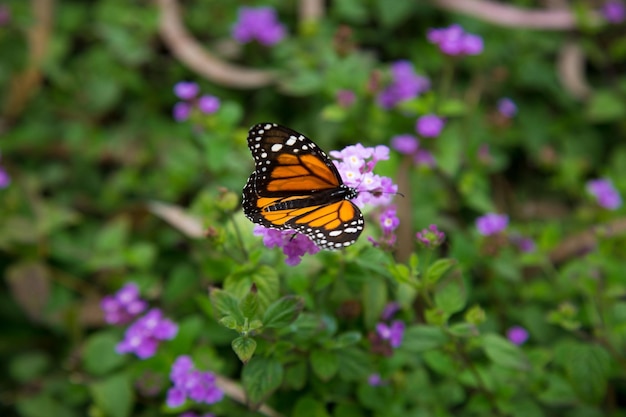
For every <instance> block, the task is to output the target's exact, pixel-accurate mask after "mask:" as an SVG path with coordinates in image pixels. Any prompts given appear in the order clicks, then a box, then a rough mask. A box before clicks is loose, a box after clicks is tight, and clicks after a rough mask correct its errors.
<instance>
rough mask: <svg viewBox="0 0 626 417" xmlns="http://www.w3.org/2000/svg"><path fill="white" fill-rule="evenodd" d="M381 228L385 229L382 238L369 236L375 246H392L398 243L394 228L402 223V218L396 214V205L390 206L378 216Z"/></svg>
mask: <svg viewBox="0 0 626 417" xmlns="http://www.w3.org/2000/svg"><path fill="white" fill-rule="evenodd" d="M378 221H379V223H380V228H381V229H382V231H383V236H382V237H381V239H380V240H375V239H374V238H372V237H368V240H369V241H370V242H372V244H373V245H374V246H383V247H391V246H393V244H394V243H396V235H395V233H394V230H396V229H397V228H398V226H399V225H400V219H398V216H396V208H395V206H389V207H387V208H386V209H385V210H383V211H382V213H380V216H378Z"/></svg>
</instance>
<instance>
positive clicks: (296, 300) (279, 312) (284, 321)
mask: <svg viewBox="0 0 626 417" xmlns="http://www.w3.org/2000/svg"><path fill="white" fill-rule="evenodd" d="M303 308H304V300H303V299H302V298H301V297H296V296H294V295H287V296H285V297H283V298H281V299H279V300H276V301H275V302H274V303H272V304H271V305H270V306H269V307H268V308H267V310H266V311H265V314H264V315H263V319H262V321H263V326H264V327H267V328H277V329H278V328H282V327H285V326H288V325H289V324H291V323H292V322H293V321H294V320H295V319H297V318H298V315H299V314H300V312H301V311H302V309H303Z"/></svg>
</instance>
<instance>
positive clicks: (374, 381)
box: [367, 374, 383, 387]
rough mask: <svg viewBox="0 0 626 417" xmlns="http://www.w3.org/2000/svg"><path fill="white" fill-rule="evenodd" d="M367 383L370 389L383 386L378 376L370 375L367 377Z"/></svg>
mask: <svg viewBox="0 0 626 417" xmlns="http://www.w3.org/2000/svg"><path fill="white" fill-rule="evenodd" d="M367 383H368V384H369V385H370V386H372V387H378V386H380V385H382V384H383V379H382V378H381V376H380V374H371V375H370V376H368V377H367Z"/></svg>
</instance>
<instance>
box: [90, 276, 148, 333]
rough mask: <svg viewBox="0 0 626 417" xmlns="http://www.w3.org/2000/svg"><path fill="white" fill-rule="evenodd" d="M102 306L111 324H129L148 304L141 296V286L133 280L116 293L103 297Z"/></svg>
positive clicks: (107, 320)
mask: <svg viewBox="0 0 626 417" xmlns="http://www.w3.org/2000/svg"><path fill="white" fill-rule="evenodd" d="M100 307H101V308H102V310H103V311H104V320H105V321H106V322H107V323H109V324H115V325H123V324H128V323H130V322H131V321H133V320H134V319H135V317H137V316H138V315H139V314H141V313H143V312H144V310H145V309H146V308H147V307H148V304H147V303H146V302H145V301H144V300H142V299H141V298H139V287H138V286H137V284H135V283H133V282H129V283H128V284H126V285H124V286H123V287H122V288H121V289H120V290H119V291H118V292H117V293H115V294H114V295H107V296H105V297H103V298H102V301H101V302H100Z"/></svg>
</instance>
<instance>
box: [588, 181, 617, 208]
mask: <svg viewBox="0 0 626 417" xmlns="http://www.w3.org/2000/svg"><path fill="white" fill-rule="evenodd" d="M587 192H588V193H589V194H591V195H592V196H594V197H595V198H596V200H597V201H598V204H599V205H600V206H602V207H604V208H605V209H609V210H616V209H618V208H619V207H621V205H622V197H621V196H620V194H619V192H618V191H617V190H616V189H615V187H614V186H613V182H611V180H610V179H606V178H599V179H595V180H589V181H587Z"/></svg>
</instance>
